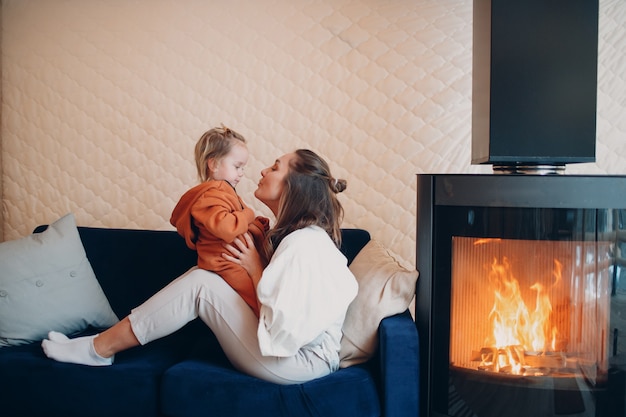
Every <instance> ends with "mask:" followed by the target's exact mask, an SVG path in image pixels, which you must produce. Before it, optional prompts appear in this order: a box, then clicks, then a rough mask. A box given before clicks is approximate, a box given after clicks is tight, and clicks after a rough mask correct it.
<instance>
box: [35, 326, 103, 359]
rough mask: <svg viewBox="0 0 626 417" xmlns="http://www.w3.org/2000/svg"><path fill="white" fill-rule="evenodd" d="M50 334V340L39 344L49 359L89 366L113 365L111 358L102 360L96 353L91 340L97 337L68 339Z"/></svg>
mask: <svg viewBox="0 0 626 417" xmlns="http://www.w3.org/2000/svg"><path fill="white" fill-rule="evenodd" d="M51 333H54V335H48V337H50V339H44V340H43V341H42V342H41V347H42V348H43V351H44V353H45V354H46V356H47V357H49V358H50V359H54V360H56V361H59V362H67V363H76V364H80V365H89V366H108V365H111V364H112V363H113V357H110V358H103V357H102V356H100V355H98V353H97V352H96V350H95V348H94V346H93V339H95V338H96V336H97V335H95V336H85V337H77V338H76V339H68V338H67V337H66V336H65V335H63V334H61V333H58V332H51Z"/></svg>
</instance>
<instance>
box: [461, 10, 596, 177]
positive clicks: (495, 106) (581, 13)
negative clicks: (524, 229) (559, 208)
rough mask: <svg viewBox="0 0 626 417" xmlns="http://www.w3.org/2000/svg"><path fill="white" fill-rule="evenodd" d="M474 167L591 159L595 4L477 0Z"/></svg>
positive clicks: (529, 169) (516, 169)
mask: <svg viewBox="0 0 626 417" xmlns="http://www.w3.org/2000/svg"><path fill="white" fill-rule="evenodd" d="M473 31H474V33H473V36H474V39H473V42H474V44H473V75H472V77H473V82H472V164H492V165H493V169H494V172H497V173H538V174H545V173H548V174H552V173H562V172H563V171H564V168H565V164H568V163H581V162H594V161H595V138H596V102H597V60H598V59H597V56H598V1H597V0H518V1H515V0H513V1H511V0H474V22H473Z"/></svg>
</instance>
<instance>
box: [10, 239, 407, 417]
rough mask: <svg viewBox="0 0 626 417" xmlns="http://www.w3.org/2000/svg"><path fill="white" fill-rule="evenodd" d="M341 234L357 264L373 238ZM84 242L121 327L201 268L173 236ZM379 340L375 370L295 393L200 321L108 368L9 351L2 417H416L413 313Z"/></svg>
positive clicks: (352, 370)
mask: <svg viewBox="0 0 626 417" xmlns="http://www.w3.org/2000/svg"><path fill="white" fill-rule="evenodd" d="M39 229H40V230H41V228H39ZM342 232H343V247H342V251H343V252H344V254H345V255H346V256H347V257H348V259H349V260H350V261H351V260H352V259H353V258H354V257H355V255H356V254H357V253H358V252H359V250H360V249H361V248H362V247H363V246H364V245H365V243H366V242H367V241H369V239H370V235H369V233H368V232H367V231H365V230H361V229H344V230H343V231H342ZM79 233H80V236H81V240H82V241H83V245H84V247H85V250H86V252H87V256H88V258H89V261H90V262H91V265H92V267H93V269H94V271H95V274H96V277H97V278H98V280H99V282H100V285H101V286H102V289H103V290H104V292H105V294H106V295H107V297H108V299H109V302H110V304H111V307H112V308H113V310H114V311H115V313H116V314H117V315H118V316H119V317H120V318H121V317H124V316H125V315H127V314H128V312H129V311H130V309H131V308H133V307H135V306H136V305H138V304H140V303H141V302H143V301H144V300H145V299H147V298H148V297H149V296H151V295H152V294H154V293H155V292H156V291H158V290H159V289H160V288H162V287H163V286H165V285H166V284H167V283H168V282H169V281H171V280H172V279H173V278H175V277H177V276H179V275H180V274H181V273H183V272H184V271H186V270H187V269H188V268H189V267H191V266H192V265H194V264H195V262H196V254H195V252H193V251H191V250H189V249H187V247H186V246H185V244H184V241H183V239H181V238H180V237H179V236H178V235H177V234H176V232H173V231H151V230H126V229H107V228H88V227H79ZM95 332H97V329H89V330H88V331H87V332H85V333H92V334H93V333H95ZM378 334H379V348H378V351H377V354H376V356H375V357H374V358H373V359H371V360H370V361H369V362H367V363H365V364H361V365H355V366H352V367H349V368H345V369H340V370H339V371H337V372H335V373H333V374H331V375H329V376H327V377H324V378H320V379H317V380H313V381H310V382H308V383H305V384H300V385H288V386H284V385H276V384H272V383H269V382H265V381H261V380H259V379H256V378H253V377H251V376H248V375H244V374H242V373H241V372H238V371H236V370H235V369H234V368H233V367H232V366H231V365H230V364H229V362H228V361H227V360H226V357H225V355H224V353H223V352H222V350H221V348H220V346H219V344H218V343H217V341H216V339H215V337H214V336H213V334H212V333H211V331H210V330H209V329H208V328H207V327H206V326H205V325H204V324H203V323H202V322H200V321H199V320H195V321H193V322H191V323H189V324H188V325H187V326H185V327H184V328H182V329H181V330H179V331H178V332H176V333H175V334H173V335H170V336H168V337H165V338H163V339H160V340H158V341H155V342H153V343H150V344H148V345H146V346H143V347H138V348H133V349H130V350H128V351H125V352H122V353H119V354H118V355H117V356H116V359H115V364H114V365H113V366H110V367H102V368H100V367H96V368H94V367H87V366H82V365H72V364H64V363H58V362H55V361H53V360H50V359H48V358H46V357H45V356H44V354H43V352H42V350H41V347H40V345H39V344H38V343H35V344H30V345H22V346H11V347H3V348H0V415H2V416H4V417H24V416H27V417H37V416H45V417H55V416H59V417H72V416H77V417H78V416H80V417H85V416H103V417H104V416H106V417H111V416H115V417H122V416H132V417H141V416H170V417H191V416H193V417H197V416H228V417H233V416H246V417H249V416H255V417H259V416H272V417H276V416H298V417H302V416H324V417H329V416H341V417H345V416H359V417H368V416H372V417H373V416H385V417H400V416H402V417H408V416H411V417H415V416H417V415H418V337H417V331H416V328H415V324H414V322H413V320H412V319H411V316H410V314H409V312H408V311H407V312H405V313H403V314H399V315H396V316H392V317H389V318H386V319H384V320H383V322H382V323H381V325H380V326H379V332H378Z"/></svg>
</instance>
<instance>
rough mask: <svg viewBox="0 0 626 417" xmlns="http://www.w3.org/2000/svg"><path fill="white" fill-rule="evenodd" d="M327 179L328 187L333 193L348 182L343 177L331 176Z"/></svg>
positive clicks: (340, 190)
mask: <svg viewBox="0 0 626 417" xmlns="http://www.w3.org/2000/svg"><path fill="white" fill-rule="evenodd" d="M329 181H330V189H331V190H333V192H334V193H340V192H342V191H343V190H345V189H346V187H347V186H348V182H347V181H346V180H344V179H337V178H331V179H330V180H329Z"/></svg>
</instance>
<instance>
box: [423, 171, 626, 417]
mask: <svg viewBox="0 0 626 417" xmlns="http://www.w3.org/2000/svg"><path fill="white" fill-rule="evenodd" d="M417 190H418V192H417V269H418V270H419V271H420V278H419V279H418V282H417V288H416V326H417V329H418V332H419V334H420V416H422V417H429V416H433V417H445V416H446V414H440V413H439V412H436V411H434V410H433V401H434V399H435V398H437V397H436V396H440V397H439V400H438V401H441V400H442V398H441V396H445V397H446V399H447V397H448V392H447V389H446V390H445V391H444V392H441V391H442V390H441V389H439V391H436V390H434V389H433V383H434V382H437V381H435V380H436V376H437V375H438V374H437V373H438V372H439V373H441V372H445V373H446V375H447V372H448V365H449V364H448V362H447V360H448V356H447V355H446V354H445V352H447V350H446V349H448V347H447V346H442V345H445V344H446V343H448V344H449V332H450V326H449V319H450V316H449V315H450V281H449V276H448V277H447V278H448V279H447V281H446V280H445V279H443V280H440V281H438V282H437V285H434V282H435V280H437V276H438V273H439V272H440V271H435V270H434V268H435V265H434V255H435V253H434V246H435V241H436V236H435V230H434V224H435V212H436V210H437V206H470V207H494V208H540V209H541V208H546V209H567V208H571V209H612V208H614V209H626V176H576V175H572V176H570V175H557V176H542V175H463V174H421V175H418V187H417ZM450 221H454V220H453V219H450ZM446 293H447V294H446ZM435 309H437V316H436V317H435V314H434V311H435ZM439 375H440V374H439ZM619 378H622V379H623V375H620V376H619ZM437 384H439V385H440V388H441V385H442V383H441V377H440V378H439V380H438V382H437ZM619 389H620V390H623V387H620V388H619ZM620 401H621V402H619V403H616V404H613V405H609V404H607V405H606V406H607V407H612V408H614V407H621V409H623V408H624V405H623V399H622V400H620Z"/></svg>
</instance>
